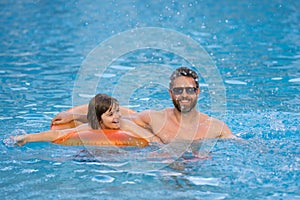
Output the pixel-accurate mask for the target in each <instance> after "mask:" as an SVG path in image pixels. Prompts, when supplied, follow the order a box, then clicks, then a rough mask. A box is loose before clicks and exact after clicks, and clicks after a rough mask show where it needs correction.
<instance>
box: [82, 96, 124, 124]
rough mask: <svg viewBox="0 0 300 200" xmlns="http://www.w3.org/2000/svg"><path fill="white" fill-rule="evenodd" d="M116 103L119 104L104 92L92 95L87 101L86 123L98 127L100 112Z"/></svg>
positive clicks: (109, 108)
mask: <svg viewBox="0 0 300 200" xmlns="http://www.w3.org/2000/svg"><path fill="white" fill-rule="evenodd" d="M116 105H119V103H118V101H117V100H116V99H115V98H113V97H111V96H108V95H106V94H97V95H96V96H95V97H93V98H92V99H91V100H90V102H89V106H88V113H87V120H88V124H89V125H90V126H91V127H92V129H100V128H101V127H100V124H99V122H100V121H101V120H102V118H101V116H102V114H103V113H105V112H106V111H108V110H111V109H112V108H113V107H114V106H116Z"/></svg>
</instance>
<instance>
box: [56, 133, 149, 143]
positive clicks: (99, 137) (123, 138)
mask: <svg viewBox="0 0 300 200" xmlns="http://www.w3.org/2000/svg"><path fill="white" fill-rule="evenodd" d="M52 143H55V144H60V145H65V146H83V145H87V146H118V147H125V146H136V147H145V146H148V141H147V140H146V139H144V138H139V137H136V136H133V135H131V134H130V133H128V132H126V131H121V130H107V129H104V130H88V131H71V132H69V133H67V134H66V135H64V136H62V137H59V138H57V139H55V140H54V141H52Z"/></svg>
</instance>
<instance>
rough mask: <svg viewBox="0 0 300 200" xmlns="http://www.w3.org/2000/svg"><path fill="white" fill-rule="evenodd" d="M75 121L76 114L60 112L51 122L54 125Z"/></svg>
mask: <svg viewBox="0 0 300 200" xmlns="http://www.w3.org/2000/svg"><path fill="white" fill-rule="evenodd" d="M73 120H74V114H73V113H70V112H65V111H63V112H60V113H58V114H57V115H56V116H55V117H54V118H53V119H52V121H51V123H52V124H54V125H59V124H66V123H69V122H71V121H73Z"/></svg>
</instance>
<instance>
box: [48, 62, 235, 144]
mask: <svg viewBox="0 0 300 200" xmlns="http://www.w3.org/2000/svg"><path fill="white" fill-rule="evenodd" d="M199 93H200V88H199V82H198V75H197V73H196V72H195V71H193V70H191V69H189V68H187V67H180V68H178V69H176V70H175V71H174V72H173V73H172V75H171V76H170V85H169V94H170V96H171V98H172V101H173V104H174V108H166V109H164V110H160V111H154V110H145V111H142V112H139V113H134V114H130V115H125V116H123V118H124V121H126V119H127V120H131V121H133V122H135V123H136V124H137V125H139V126H141V127H143V128H145V129H148V130H150V131H151V132H152V133H153V134H154V136H155V137H156V138H159V140H160V141H161V142H162V143H165V144H166V143H170V142H171V141H172V140H193V141H194V140H200V139H204V138H236V137H235V136H234V135H233V134H232V133H231V130H230V129H229V128H228V126H227V125H226V124H225V123H224V122H222V121H220V120H218V119H215V118H213V117H210V116H208V115H206V114H204V113H201V112H198V111H197V110H196V104H197V99H198V95H199ZM81 113H83V112H81ZM82 116H83V118H84V115H81V118H82ZM75 118H76V119H78V118H79V115H78V117H75ZM56 120H58V121H56ZM60 120H61V117H59V116H57V117H55V118H54V119H53V123H55V124H57V123H61V122H60Z"/></svg>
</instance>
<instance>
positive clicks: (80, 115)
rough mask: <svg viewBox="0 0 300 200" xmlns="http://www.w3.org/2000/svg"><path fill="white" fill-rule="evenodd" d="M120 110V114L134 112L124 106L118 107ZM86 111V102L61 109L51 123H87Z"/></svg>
mask: <svg viewBox="0 0 300 200" xmlns="http://www.w3.org/2000/svg"><path fill="white" fill-rule="evenodd" d="M120 112H121V114H122V115H129V114H133V113H135V111H134V110H131V109H129V108H126V107H120ZM87 113H88V104H83V105H80V106H75V107H73V108H71V109H69V110H67V111H62V112H60V113H58V114H57V115H56V116H55V117H54V118H53V119H52V121H51V123H52V124H53V125H60V124H66V123H69V122H71V121H79V122H82V123H87Z"/></svg>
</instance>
